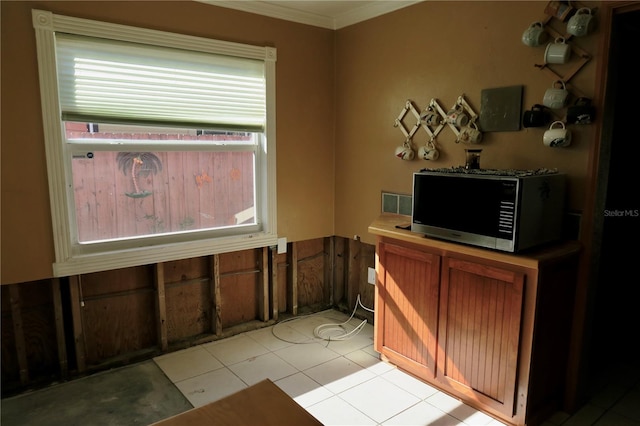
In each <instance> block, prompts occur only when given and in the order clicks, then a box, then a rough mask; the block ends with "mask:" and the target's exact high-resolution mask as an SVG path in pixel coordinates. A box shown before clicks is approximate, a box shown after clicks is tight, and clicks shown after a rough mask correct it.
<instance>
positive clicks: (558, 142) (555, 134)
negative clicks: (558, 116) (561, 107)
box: [542, 121, 571, 148]
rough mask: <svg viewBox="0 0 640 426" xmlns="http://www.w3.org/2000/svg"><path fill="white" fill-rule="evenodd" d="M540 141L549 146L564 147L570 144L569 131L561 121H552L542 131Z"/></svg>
mask: <svg viewBox="0 0 640 426" xmlns="http://www.w3.org/2000/svg"><path fill="white" fill-rule="evenodd" d="M557 125H560V127H557ZM542 142H543V143H544V145H545V146H548V147H551V148H565V147H567V146H569V145H571V131H570V130H569V129H567V128H566V127H565V125H564V123H563V122H562V121H554V122H553V123H551V126H549V130H547V131H545V132H544V135H543V137H542Z"/></svg>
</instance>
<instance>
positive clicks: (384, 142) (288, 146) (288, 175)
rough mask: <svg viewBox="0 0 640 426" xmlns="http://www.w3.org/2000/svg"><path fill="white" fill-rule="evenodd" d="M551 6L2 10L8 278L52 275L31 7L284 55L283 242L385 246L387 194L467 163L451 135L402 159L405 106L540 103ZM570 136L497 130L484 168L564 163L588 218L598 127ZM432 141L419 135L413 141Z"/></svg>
mask: <svg viewBox="0 0 640 426" xmlns="http://www.w3.org/2000/svg"><path fill="white" fill-rule="evenodd" d="M545 4H546V2H540V1H532V2H504V1H496V2H477V1H472V2H460V1H456V2H442V1H427V2H423V3H420V4H417V5H414V6H411V7H407V8H405V9H401V10H399V11H396V12H394V13H391V14H388V15H384V16H381V17H378V18H375V19H372V20H369V21H366V22H363V23H360V24H356V25H352V26H350V27H347V28H344V29H341V30H338V31H336V32H333V31H330V30H324V29H320V28H315V27H311V26H307V25H301V24H296V23H291V22H286V21H281V20H277V19H271V18H267V17H261V16H257V15H252V14H247V13H243V12H239V11H234V10H230V9H224V8H217V7H214V6H210V5H205V4H202V3H198V2H191V1H179V2H169V1H157V2H155V1H153V2H111V1H106V2H93V1H91V2H75V1H72V2H51V1H33V2H14V1H10V2H6V1H5V2H1V7H2V15H1V19H2V82H1V84H2V116H1V118H2V135H1V136H2V164H1V165H2V176H1V177H2V200H1V201H2V216H1V217H2V229H1V232H2V264H1V267H2V283H3V284H10V283H16V282H24V281H32V280H37V279H42V278H47V277H50V276H51V274H52V272H51V263H52V262H53V237H52V229H51V221H50V214H49V202H48V187H47V175H46V159H45V153H44V147H43V137H42V120H41V113H40V101H39V92H38V75H37V63H36V55H35V39H34V31H33V28H32V26H31V9H32V8H40V9H45V10H50V11H53V12H55V13H60V14H68V15H72V16H77V17H82V18H89V19H97V20H105V21H110V22H116V23H122V24H127V25H136V26H141V27H148V28H153V29H160V30H166V31H174V32H180V33H187V34H193V35H197V36H204V37H211V38H217V39H223V40H229V41H237V42H243V43H250V44H258V45H270V46H275V47H276V48H277V49H278V62H277V105H278V107H277V126H278V128H277V155H278V163H277V167H278V172H277V179H278V188H277V191H278V234H279V235H280V236H283V237H287V239H288V240H289V241H303V240H307V239H313V238H318V237H323V236H329V235H339V236H344V237H348V238H351V237H353V236H354V235H359V236H361V237H362V241H363V242H367V243H373V241H374V240H373V237H372V236H371V235H369V234H368V233H367V227H368V225H369V224H370V223H371V222H372V221H373V219H374V218H375V217H376V216H377V215H378V214H379V212H380V204H381V203H380V192H381V191H382V190H385V191H393V192H400V193H410V191H411V175H412V173H413V172H414V171H416V170H419V169H420V168H422V167H426V166H430V167H449V166H457V165H460V164H462V163H463V162H464V150H463V149H464V147H463V146H461V145H458V144H455V143H454V137H453V133H452V132H451V131H450V130H445V131H443V132H442V134H441V135H440V137H439V138H438V144H439V147H440V149H441V154H442V155H441V158H440V160H439V161H437V162H435V163H432V164H427V163H426V162H425V161H424V160H414V161H412V162H404V161H401V160H398V159H396V158H395V157H394V156H393V152H394V149H395V147H396V146H397V145H400V144H401V143H402V141H403V139H404V136H403V135H402V134H401V132H400V130H399V129H397V128H395V127H393V122H394V120H395V118H396V117H397V116H398V114H399V112H400V111H401V109H402V107H403V106H404V104H405V102H406V100H407V99H411V100H412V101H413V102H414V103H415V104H416V106H417V107H418V108H420V109H422V108H424V107H425V106H426V104H427V103H428V101H429V100H430V99H431V98H436V99H438V100H439V101H440V102H441V105H442V106H443V108H445V109H448V107H450V106H451V105H453V103H454V102H455V100H456V99H457V97H458V96H459V95H461V94H463V93H464V94H465V96H466V99H467V100H468V102H469V103H470V104H471V105H472V106H473V107H474V108H475V109H476V112H478V113H479V112H480V110H479V107H480V94H481V90H482V89H485V88H495V87H505V86H512V85H523V86H524V96H523V108H524V109H526V108H529V107H530V106H531V105H533V104H535V103H541V101H542V95H543V94H544V91H545V90H546V89H547V88H548V87H550V85H551V83H552V79H551V78H550V77H549V75H548V74H547V73H545V72H543V71H541V70H539V69H538V68H536V67H534V64H536V63H541V62H542V54H543V52H544V48H528V47H526V46H524V45H523V44H522V43H521V41H520V38H521V34H522V32H523V30H524V29H525V28H526V27H528V26H529V24H530V23H531V22H533V21H537V20H541V19H543V18H544V17H545V15H544V12H543V8H544V5H545ZM584 4H586V5H588V6H591V7H593V6H597V5H598V4H599V2H586V3H584ZM598 38H599V34H598V33H597V32H596V33H595V34H594V35H592V36H589V37H586V38H583V39H581V40H579V43H580V46H581V47H582V48H583V49H585V50H587V51H589V52H590V53H591V54H592V56H593V59H592V60H591V61H590V62H589V63H588V64H587V65H586V66H585V67H584V68H583V70H582V71H581V72H580V73H579V74H578V75H577V76H576V77H574V79H573V80H572V83H574V84H575V85H576V86H577V87H578V88H579V89H580V90H581V91H582V92H583V93H584V94H585V95H587V96H593V95H594V93H593V92H594V85H595V69H596V63H597V61H598V57H599V55H598V52H597V51H596V50H595V47H596V46H597V45H598V41H599V40H598ZM334 44H335V47H334ZM334 123H336V124H335V129H334ZM334 130H335V132H334ZM572 130H573V131H574V143H573V145H572V146H571V147H570V148H568V149H555V150H552V149H550V148H546V147H544V146H543V145H542V142H541V138H542V133H543V132H544V129H539V128H536V129H523V130H520V131H518V132H493V133H488V134H486V135H485V140H484V142H483V144H482V146H481V148H483V154H482V161H481V164H482V167H485V168H538V167H549V168H551V167H557V168H558V169H560V170H561V171H563V172H566V173H568V174H569V177H570V180H569V185H570V197H569V203H570V208H571V209H573V210H581V209H582V206H583V204H584V198H585V194H584V192H585V179H586V173H587V171H586V169H587V160H588V148H589V146H590V145H591V143H592V142H593V139H594V137H595V134H594V126H582V127H578V126H573V127H572ZM424 141H425V133H424V132H422V131H420V132H419V133H418V134H417V136H416V138H415V140H414V146H415V147H416V148H418V147H419V146H420V144H422V143H424ZM334 156H335V161H334ZM334 217H335V224H334Z"/></svg>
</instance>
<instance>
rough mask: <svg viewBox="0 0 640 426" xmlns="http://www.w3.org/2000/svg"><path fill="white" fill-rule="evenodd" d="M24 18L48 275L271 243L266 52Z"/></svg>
mask: <svg viewBox="0 0 640 426" xmlns="http://www.w3.org/2000/svg"><path fill="white" fill-rule="evenodd" d="M33 18H34V19H33V22H34V27H35V31H36V41H37V47H38V66H39V73H40V88H41V97H42V111H43V123H44V128H45V135H44V136H45V147H46V154H47V171H48V178H49V191H50V198H51V213H52V220H53V229H54V242H55V255H56V262H55V263H54V265H53V269H54V275H55V276H66V275H73V274H80V273H88V272H95V271H100V270H106V269H115V268H123V267H129V266H136V265H143V264H149V263H156V262H164V261H169V260H175V259H180V258H189V257H196V256H204V255H209V254H214V253H220V252H228V251H235V250H243V249H249V248H255V247H264V246H268V245H274V244H276V242H277V232H276V216H275V212H276V197H275V114H274V111H275V56H276V51H275V49H273V48H269V47H256V46H249V45H243V44H238V43H230V42H223V41H217V40H210V39H204V38H199V37H192V36H185V35H179V34H172V33H166V32H160V31H154V30H148V29H141V28H134V27H128V26H123V25H116V24H109V23H104V22H97V21H89V20H85V19H79V18H70V17H65V16H60V15H55V14H52V13H50V12H46V11H39V10H34V11H33Z"/></svg>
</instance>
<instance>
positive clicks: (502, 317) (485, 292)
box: [437, 258, 525, 416]
mask: <svg viewBox="0 0 640 426" xmlns="http://www.w3.org/2000/svg"><path fill="white" fill-rule="evenodd" d="M442 269H443V276H442V287H441V289H440V292H441V294H440V315H439V317H440V322H439V327H438V336H439V338H438V340H439V349H438V359H439V360H440V362H439V363H438V374H437V378H438V381H439V382H442V383H443V384H445V385H447V386H448V387H450V388H452V389H457V390H458V391H460V392H463V393H465V394H473V395H475V397H476V398H477V399H478V401H481V402H482V403H483V404H484V405H487V406H491V407H493V408H494V409H495V410H496V411H500V412H503V413H504V414H506V415H508V416H511V415H512V414H513V411H514V400H515V393H516V372H517V365H518V344H519V341H520V318H521V312H522V299H523V288H524V280H525V274H524V273H522V272H516V271H511V270H508V269H503V268H496V267H490V266H486V265H483V264H482V263H477V262H475V261H473V262H471V261H465V260H460V259H456V258H445V259H444V262H443V268H442Z"/></svg>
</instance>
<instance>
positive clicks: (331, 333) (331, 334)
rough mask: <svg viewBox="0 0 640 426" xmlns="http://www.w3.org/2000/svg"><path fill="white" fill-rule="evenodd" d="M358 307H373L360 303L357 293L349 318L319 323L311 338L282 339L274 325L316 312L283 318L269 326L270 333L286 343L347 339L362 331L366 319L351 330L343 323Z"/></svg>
mask: <svg viewBox="0 0 640 426" xmlns="http://www.w3.org/2000/svg"><path fill="white" fill-rule="evenodd" d="M358 307H361V308H363V309H364V310H366V311H369V312H374V310H373V309H371V308H368V307H366V306H364V305H363V304H362V302H361V301H360V295H359V294H358V297H357V299H356V304H355V306H354V308H353V312H352V313H351V316H350V317H349V319H347V320H346V321H344V322H342V323H335V324H334V323H328V324H321V325H319V326H317V327H316V328H315V329H314V330H313V335H314V338H313V339H309V340H303V341H292V340H287V339H284V338H282V337H280V336H278V335H277V334H276V326H278V325H279V324H283V323H285V322H289V321H295V320H301V319H303V318H306V317H308V316H312V315H317V313H314V314H309V315H304V316H301V317H293V318H288V319H286V320H283V321H281V322H279V323H278V324H276V325H274V326H273V327H271V334H273V335H274V336H275V337H276V338H277V339H279V340H282V341H284V342H287V343H293V344H306V343H315V342H317V341H318V340H323V341H326V342H327V343H329V342H332V341H341V340H348V339H350V338H352V337H354V336H356V335H357V334H358V333H360V331H362V329H363V328H364V326H365V325H366V324H367V320H366V319H365V320H363V321H362V322H361V323H360V324H358V325H357V326H356V327H355V328H354V329H353V330H351V331H348V330H347V327H345V325H346V324H348V323H349V321H351V319H352V318H353V317H354V315H355V314H356V312H357V310H358Z"/></svg>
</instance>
